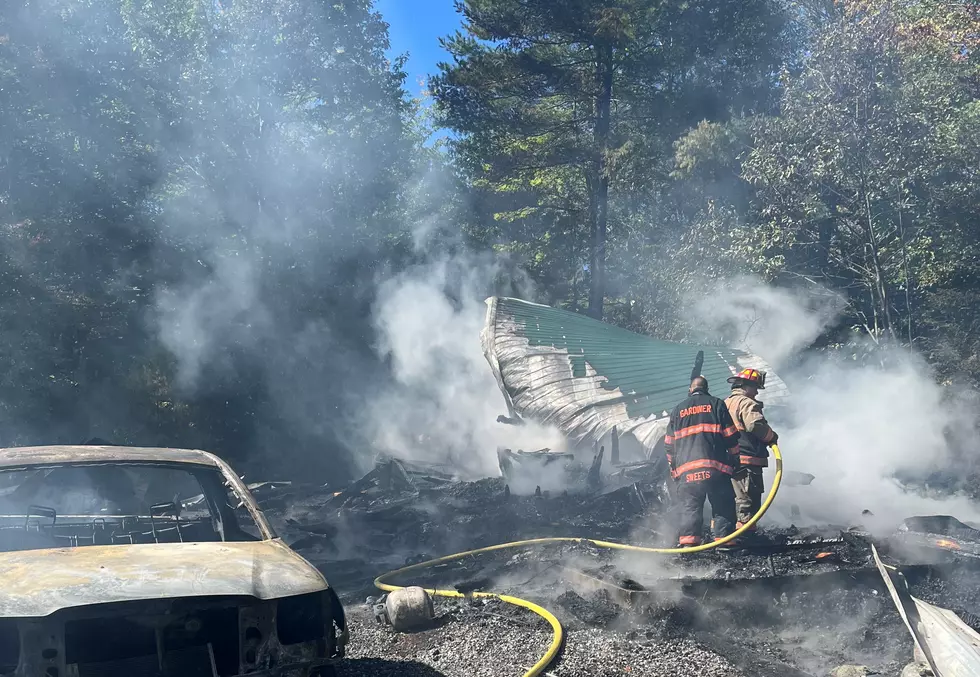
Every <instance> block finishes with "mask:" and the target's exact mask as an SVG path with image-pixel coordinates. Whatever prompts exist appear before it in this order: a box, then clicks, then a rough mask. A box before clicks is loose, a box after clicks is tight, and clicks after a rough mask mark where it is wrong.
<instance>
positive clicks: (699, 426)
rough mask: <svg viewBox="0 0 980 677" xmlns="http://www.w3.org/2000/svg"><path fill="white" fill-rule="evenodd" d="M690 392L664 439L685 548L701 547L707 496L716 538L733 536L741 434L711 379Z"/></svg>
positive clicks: (672, 417)
mask: <svg viewBox="0 0 980 677" xmlns="http://www.w3.org/2000/svg"><path fill="white" fill-rule="evenodd" d="M689 393H690V397H688V398H687V399H686V400H684V401H683V402H681V403H680V404H679V405H677V406H676V407H675V408H674V411H672V412H671V414H670V419H669V421H668V423H667V434H666V436H665V437H664V451H665V452H666V454H667V462H668V463H669V464H670V471H671V476H672V477H673V478H674V481H675V482H676V483H677V486H676V488H677V491H676V494H675V495H676V497H677V500H678V503H679V512H680V524H679V530H678V531H679V535H678V543H679V544H680V545H681V546H690V545H698V544H700V543H701V535H702V532H703V524H702V521H703V518H702V515H703V512H704V501H705V498H707V499H708V501H709V503H711V514H712V520H711V531H712V536H713V537H714V539H715V540H718V539H720V538H724V537H725V536H728V535H729V534H730V533H732V531H733V530H734V528H735V494H734V490H733V487H732V474H733V473H734V471H735V464H736V462H737V461H736V459H737V458H738V438H739V433H738V430H737V429H736V427H735V423H734V422H733V421H732V417H731V415H730V414H729V411H728V407H726V406H725V402H724V401H723V400H720V399H718V398H717V397H712V396H711V395H709V394H708V381H707V379H705V378H704V377H703V376H699V377H697V378H695V379H694V380H693V381H692V382H691V388H690V390H689Z"/></svg>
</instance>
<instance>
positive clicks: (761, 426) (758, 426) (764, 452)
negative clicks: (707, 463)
mask: <svg viewBox="0 0 980 677" xmlns="http://www.w3.org/2000/svg"><path fill="white" fill-rule="evenodd" d="M728 382H729V383H731V384H732V394H731V395H729V396H728V399H726V400H725V404H726V405H728V411H729V412H730V413H731V415H732V420H734V421H735V427H736V428H738V431H739V433H740V435H739V438H738V452H739V454H738V461H739V467H738V469H737V470H736V471H735V473H734V474H733V475H732V485H733V487H734V489H735V510H736V519H737V522H736V528H741V527H742V525H743V524H745V523H746V522H748V521H749V520H750V519H752V516H753V515H755V513H757V512H759V508H761V507H762V492H763V491H764V490H765V487H764V485H763V480H762V469H763V468H765V467H766V466H768V465H769V445H771V444H775V443H776V440H777V439H779V438H778V436H777V435H776V433H775V431H774V430H773V429H772V428H771V427H770V426H769V422H768V421H766V417H765V416H764V415H763V413H762V402H760V401H759V400H757V399H756V397H758V395H759V391H760V390H763V389H764V388H765V387H766V372H764V371H759V370H758V369H743V370H742V371H740V372H739V373H738V374H736V375H735V376H732V377H731V378H730V379H728Z"/></svg>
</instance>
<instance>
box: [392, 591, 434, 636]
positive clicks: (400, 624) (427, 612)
mask: <svg viewBox="0 0 980 677" xmlns="http://www.w3.org/2000/svg"><path fill="white" fill-rule="evenodd" d="M385 612H386V613H387V614H388V621H389V622H390V623H391V627H392V628H394V629H395V630H396V631H397V632H409V631H412V630H421V629H424V628H428V627H430V626H431V625H432V621H433V619H434V618H435V611H434V610H433V608H432V598H431V597H429V593H427V592H426V591H425V590H423V589H422V588H420V587H418V586H415V585H413V586H411V587H408V588H404V589H402V590H395V591H393V592H390V593H388V598H387V599H386V600H385Z"/></svg>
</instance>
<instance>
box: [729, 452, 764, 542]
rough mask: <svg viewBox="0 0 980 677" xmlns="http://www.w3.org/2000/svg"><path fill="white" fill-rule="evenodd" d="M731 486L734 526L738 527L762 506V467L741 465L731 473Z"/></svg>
mask: <svg viewBox="0 0 980 677" xmlns="http://www.w3.org/2000/svg"><path fill="white" fill-rule="evenodd" d="M732 487H733V488H734V489H735V517H736V520H737V522H736V525H735V528H736V529H740V528H741V527H742V525H743V524H745V523H746V522H748V521H749V520H750V519H752V516H753V515H755V514H756V513H757V512H759V508H761V507H762V492H763V491H765V482H764V481H763V479H762V468H757V467H753V466H748V467H746V466H742V467H741V468H739V469H738V470H736V471H735V474H734V475H732Z"/></svg>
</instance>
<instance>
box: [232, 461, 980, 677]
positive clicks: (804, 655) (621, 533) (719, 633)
mask: <svg viewBox="0 0 980 677" xmlns="http://www.w3.org/2000/svg"><path fill="white" fill-rule="evenodd" d="M498 459H499V462H500V463H499V464H500V469H501V476H500V477H494V478H485V479H480V480H476V481H460V480H458V479H457V478H456V476H455V474H454V472H453V469H452V468H451V467H446V466H440V465H434V464H423V463H417V462H410V461H407V460H403V459H397V458H391V457H379V458H378V459H377V461H376V463H375V466H374V468H373V469H372V470H371V471H370V472H368V473H367V474H365V475H364V476H363V477H362V478H361V479H359V480H357V481H355V482H353V483H352V484H350V485H349V486H346V487H344V488H342V489H340V488H333V487H325V486H311V485H303V484H299V483H295V482H260V483H256V484H252V485H250V489H251V490H252V492H253V493H254V495H255V496H256V498H257V500H258V501H259V504H260V506H261V508H262V509H263V511H264V512H265V513H266V515H267V516H269V517H270V519H271V520H272V522H273V523H274V526H275V528H276V530H277V532H278V534H279V536H281V537H282V538H283V539H284V540H285V541H286V542H287V543H288V544H289V545H290V546H291V547H292V548H293V549H295V550H296V551H298V552H299V553H300V554H302V555H303V556H304V557H305V558H306V559H308V560H309V561H310V562H312V563H313V564H314V565H316V566H317V567H318V568H320V569H321V571H323V573H324V575H325V576H326V577H327V580H328V581H329V582H330V583H331V585H332V586H333V587H334V588H335V589H336V590H337V591H338V593H339V594H340V595H341V597H342V598H343V599H344V602H345V604H346V605H347V606H348V607H349V609H350V611H349V614H350V616H351V619H352V624H353V626H354V631H355V632H354V634H355V636H354V637H353V639H352V642H351V653H350V654H349V655H350V656H351V657H352V662H353V664H357V663H358V661H361V662H364V661H367V663H370V664H371V665H372V666H373V667H372V668H371V670H369V672H370V673H371V674H406V675H411V674H416V672H413V670H416V671H417V674H420V675H421V674H425V675H430V674H431V675H457V674H458V675H478V674H488V675H495V676H496V675H500V674H511V673H513V674H515V675H519V674H521V673H522V672H523V670H522V669H521V667H522V666H523V668H525V669H526V668H527V667H528V666H530V665H531V664H533V663H534V661H535V660H536V659H537V655H539V654H540V653H541V652H543V650H544V648H545V647H546V646H547V644H548V640H549V636H550V635H549V633H548V629H547V627H546V626H545V625H544V624H543V623H541V622H540V621H539V619H537V618H536V617H534V616H532V615H530V614H525V613H524V612H522V611H521V610H517V609H514V608H513V607H509V606H508V605H506V604H501V603H499V602H496V601H493V600H490V601H487V600H477V599H472V598H464V599H462V600H460V601H455V600H443V599H437V600H435V608H436V616H437V620H436V627H435V628H433V629H431V630H428V631H426V632H420V633H413V634H410V635H406V636H402V637H399V636H398V633H394V632H393V631H392V630H391V629H390V628H385V627H383V626H380V625H378V624H377V623H376V622H375V621H374V618H373V617H372V614H371V608H372V605H374V604H375V603H376V601H377V599H376V597H377V596H378V595H379V594H380V593H379V592H378V591H377V590H375V589H374V587H373V585H372V581H373V579H374V577H375V576H378V575H380V574H382V573H385V572H387V571H391V570H393V569H397V568H400V567H403V566H406V565H409V564H414V563H417V562H421V561H424V560H428V559H432V558H435V557H439V556H442V555H447V554H450V553H454V552H462V551H467V550H472V549H476V548H481V547H485V546H489V545H494V544H498V543H505V542H511V541H516V540H522V539H528V538H541V537H547V536H579V537H589V538H599V539H604V540H611V541H618V542H622V543H633V544H637V545H649V546H655V547H670V546H671V545H672V539H673V533H672V531H671V528H670V524H671V523H672V516H671V511H670V507H669V506H670V500H669V485H668V482H667V481H666V468H665V466H664V464H663V463H658V462H640V463H625V464H616V465H615V466H612V467H611V468H602V460H603V453H602V451H600V452H599V453H597V454H596V455H595V458H594V459H593V461H592V463H591V464H587V465H584V464H577V463H576V462H575V461H574V459H573V458H572V457H571V456H566V457H563V455H560V454H554V453H549V452H546V451H541V452H523V451H516V452H515V451H510V450H503V449H502V450H498ZM554 463H560V464H561V465H562V468H561V479H562V483H563V484H564V486H565V488H563V489H561V490H557V491H556V490H554V489H551V490H549V489H543V488H542V487H541V486H536V487H534V488H533V489H528V488H526V487H525V492H526V493H518V492H516V491H512V489H511V487H512V485H514V484H515V483H518V484H519V483H521V482H526V480H527V477H528V476H529V475H533V474H534V473H535V472H540V471H541V469H542V468H544V467H546V466H548V465H549V464H554ZM812 479H813V478H812V477H809V476H807V477H797V478H795V480H796V482H797V483H799V484H807V483H809V482H810V481H811V480H812ZM872 540H874V542H875V544H876V545H877V547H878V550H879V552H880V553H882V554H883V555H885V556H886V557H888V558H889V559H890V560H891V561H892V562H893V563H895V564H898V565H899V566H901V569H902V571H903V573H904V574H905V577H906V579H907V580H908V582H909V586H910V590H911V592H912V594H913V595H915V596H916V597H918V598H920V599H922V600H925V601H928V602H931V603H933V604H936V605H938V606H942V607H945V608H948V609H952V610H953V611H954V612H955V613H957V614H958V615H959V617H960V618H961V619H963V620H964V621H965V622H966V623H967V624H968V625H969V626H970V627H972V628H973V629H980V585H978V583H980V531H978V530H977V529H975V528H973V527H971V526H969V525H967V524H964V523H962V522H959V521H958V520H956V519H955V518H953V517H950V516H924V517H911V518H909V519H906V520H905V522H904V524H903V525H902V526H901V527H900V528H899V529H898V530H897V531H896V532H895V533H893V534H891V535H890V536H889V537H887V538H884V539H882V538H876V539H872V537H871V535H870V534H869V533H867V532H866V531H864V530H863V529H862V528H861V527H860V526H834V525H825V526H823V527H818V528H814V527H810V528H802V527H796V526H790V527H786V528H766V529H764V530H762V538H760V539H759V540H758V542H756V543H753V544H752V545H751V546H745V547H742V548H738V549H737V550H736V551H729V552H716V551H709V552H705V553H698V554H694V555H685V556H680V557H678V556H656V555H631V554H629V553H622V552H617V551H611V550H606V549H600V548H596V547H594V546H592V545H591V544H588V543H566V544H558V545H545V546H538V547H534V548H518V549H513V550H504V551H500V552H497V553H493V554H483V555H479V556H473V557H468V558H466V559H464V560H462V561H459V562H453V563H449V564H444V565H440V566H436V567H434V568H432V569H429V570H427V571H426V572H424V573H422V574H421V575H418V576H414V577H412V579H411V580H407V581H399V583H402V584H405V585H408V584H412V585H422V586H424V587H427V588H431V587H439V588H444V589H445V588H450V589H452V588H455V589H456V590H457V591H459V592H461V593H464V594H465V593H468V592H472V591H475V590H491V591H494V592H503V593H508V594H514V595H518V596H521V597H524V598H527V599H533V600H535V601H538V602H539V603H542V604H544V605H546V606H547V607H548V608H550V609H551V610H552V611H553V612H555V613H556V614H557V615H558V616H559V618H560V619H561V620H562V622H563V625H565V627H566V628H567V629H568V631H569V634H568V636H567V640H566V645H565V647H564V650H563V654H562V658H561V660H560V662H559V664H558V666H557V667H556V668H554V669H553V670H552V672H550V673H549V674H554V675H568V676H573V675H607V674H608V675H614V674H615V675H622V674H642V675H654V676H656V675H661V674H664V675H668V674H670V675H686V674H690V675H731V676H733V677H736V676H740V675H746V676H748V675H757V676H761V677H766V676H771V677H782V676H786V677H807V676H809V677H822V676H823V675H833V674H837V675H840V674H880V675H894V677H899V675H903V676H904V675H906V674H912V672H910V671H909V669H908V666H906V664H908V663H910V661H911V660H912V642H911V639H910V637H909V635H908V633H907V631H906V629H905V627H904V625H903V622H902V620H901V618H900V617H899V615H898V613H897V612H896V610H895V607H894V606H893V604H892V602H891V600H890V599H889V597H888V593H887V592H886V590H885V587H884V586H883V584H882V580H881V577H880V576H879V573H878V571H877V570H876V567H875V563H874V561H873V559H872V555H871V544H872ZM452 628H456V629H457V632H456V633H455V634H454V633H453V632H450V630H451V629H452ZM460 633H463V635H466V637H465V638H464V639H460V637H461V636H462V635H460ZM466 633H469V634H468V635H467V634H466ZM358 634H360V636H361V639H362V644H361V646H360V648H359V647H358ZM495 635H496V639H495V640H494V639H493V637H494V636H495ZM484 637H485V638H486V641H487V642H488V643H487V644H486V645H485V648H486V651H481V650H478V649H476V648H474V647H476V646H477V645H479V646H484V645H483V644H480V642H482V641H484V640H483V639H479V638H484ZM583 643H584V644H583ZM365 644H366V646H365ZM456 644H458V645H459V646H456ZM511 644H513V647H512V649H513V650H512V651H510V654H508V649H507V646H510V645H511ZM453 646H456V648H455V649H453V648H452V647H453ZM467 646H468V647H470V648H466V647H467ZM359 651H360V652H361V653H360V654H359V653H358V652H359ZM372 652H373V653H372ZM378 652H384V653H387V654H390V655H389V656H379V655H378ZM474 652H475V653H474ZM487 652H491V653H496V654H499V655H501V658H500V660H501V661H504V662H507V661H510V663H509V664H510V665H512V667H511V669H510V670H509V671H507V670H506V669H505V670H504V671H503V672H501V668H500V666H496V667H495V666H494V665H492V664H491V663H492V661H491V662H490V663H488V662H486V661H487V660H488V659H487ZM536 652H537V653H536ZM603 652H606V653H608V654H609V655H607V656H605V657H603V655H604V654H603ZM504 654H507V655H509V656H510V658H507V657H506V656H505V655H504ZM359 655H360V656H361V657H360V658H358V656H359ZM467 656H470V658H467ZM382 658H383V659H384V660H382ZM372 661H373V662H372ZM379 661H380V662H379ZM400 661H408V662H400ZM367 663H365V666H366V665H367ZM382 664H384V665H390V666H394V667H391V668H390V669H391V672H390V673H389V672H388V671H386V670H384V669H381V668H380V667H378V666H379V665H382ZM413 666H414V667H413ZM420 666H421V667H420ZM426 666H431V671H430V667H426ZM685 666H687V667H685ZM903 666H906V670H905V672H903ZM349 670H350V668H349ZM341 674H351V675H353V674H362V673H361V672H357V671H356V670H351V671H350V672H348V673H345V672H344V671H343V670H341ZM363 674H368V673H363ZM916 674H918V673H916Z"/></svg>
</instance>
